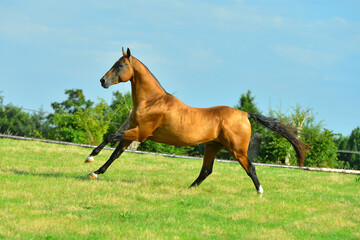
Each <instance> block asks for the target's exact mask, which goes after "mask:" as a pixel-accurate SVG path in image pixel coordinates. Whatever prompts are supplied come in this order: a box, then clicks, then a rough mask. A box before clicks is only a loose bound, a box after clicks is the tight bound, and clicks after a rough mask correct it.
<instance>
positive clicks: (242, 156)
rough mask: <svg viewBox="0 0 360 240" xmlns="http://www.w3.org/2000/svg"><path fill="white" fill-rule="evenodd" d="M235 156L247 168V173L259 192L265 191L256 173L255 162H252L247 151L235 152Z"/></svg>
mask: <svg viewBox="0 0 360 240" xmlns="http://www.w3.org/2000/svg"><path fill="white" fill-rule="evenodd" d="M233 156H234V157H235V158H236V160H237V161H238V162H239V163H240V165H241V166H242V167H243V168H244V169H245V171H246V173H247V175H248V176H249V177H250V178H251V180H252V181H253V183H254V185H255V188H256V190H257V192H258V194H260V195H261V194H262V193H263V192H264V190H263V188H262V186H261V184H260V182H259V179H258V177H257V175H256V171H255V166H254V164H252V162H251V161H250V159H249V158H248V156H247V153H246V151H240V152H234V153H233Z"/></svg>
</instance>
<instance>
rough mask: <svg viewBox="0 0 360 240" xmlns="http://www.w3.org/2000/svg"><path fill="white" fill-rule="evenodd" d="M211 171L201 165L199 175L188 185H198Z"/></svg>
mask: <svg viewBox="0 0 360 240" xmlns="http://www.w3.org/2000/svg"><path fill="white" fill-rule="evenodd" d="M211 173H212V169H211V168H207V167H202V168H201V171H200V175H199V177H198V178H197V179H196V180H195V181H194V182H193V184H191V186H190V187H194V186H199V185H200V184H201V183H202V181H204V180H205V178H207V177H208V176H209V175H210V174H211Z"/></svg>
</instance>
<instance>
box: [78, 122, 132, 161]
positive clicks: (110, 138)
mask: <svg viewBox="0 0 360 240" xmlns="http://www.w3.org/2000/svg"><path fill="white" fill-rule="evenodd" d="M128 128H129V118H128V119H127V120H126V121H125V122H124V124H123V125H122V126H121V127H120V129H119V130H118V132H117V133H114V134H110V135H109V136H107V137H106V138H105V140H104V141H103V142H102V143H100V145H99V146H97V147H96V148H94V150H93V151H92V152H91V153H90V155H89V156H88V157H87V158H86V160H85V163H92V162H94V156H96V155H98V154H99V153H100V151H101V150H103V148H104V147H105V146H106V145H107V144H108V143H109V142H112V141H114V140H117V139H118V138H119V137H121V136H122V132H123V131H125V130H126V129H128Z"/></svg>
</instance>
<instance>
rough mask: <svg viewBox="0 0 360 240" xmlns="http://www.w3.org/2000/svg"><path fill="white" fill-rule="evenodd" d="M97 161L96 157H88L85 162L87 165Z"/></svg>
mask: <svg viewBox="0 0 360 240" xmlns="http://www.w3.org/2000/svg"><path fill="white" fill-rule="evenodd" d="M94 161H95V160H94V157H93V156H90V155H89V156H88V157H87V158H86V160H85V163H93V162H94Z"/></svg>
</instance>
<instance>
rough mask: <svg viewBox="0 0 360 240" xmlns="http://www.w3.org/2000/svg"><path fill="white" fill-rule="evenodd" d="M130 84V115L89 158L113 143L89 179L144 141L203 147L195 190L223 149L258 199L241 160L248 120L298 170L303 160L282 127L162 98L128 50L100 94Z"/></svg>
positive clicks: (162, 93) (253, 176) (246, 163)
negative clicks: (290, 150)
mask: <svg viewBox="0 0 360 240" xmlns="http://www.w3.org/2000/svg"><path fill="white" fill-rule="evenodd" d="M126 81H131V91H132V100H133V105H134V109H133V111H132V112H131V114H130V116H129V119H128V120H127V122H126V124H125V126H124V127H123V128H122V129H121V131H119V132H118V133H115V134H111V135H109V136H108V137H107V139H106V140H105V141H104V142H103V143H101V144H100V145H99V146H98V147H97V148H95V149H94V150H93V152H92V153H91V154H90V155H89V157H88V158H87V160H86V162H92V161H93V156H95V155H97V154H98V153H99V152H100V151H101V149H102V148H103V147H104V146H105V145H106V144H107V143H109V142H110V141H114V140H117V141H119V142H120V143H119V146H118V147H117V148H116V149H115V151H114V153H113V154H112V155H111V157H110V159H109V160H108V161H107V162H106V163H105V164H104V165H103V166H102V167H101V168H100V169H99V170H97V171H95V172H93V173H91V174H89V177H91V178H97V175H98V174H102V173H104V172H105V171H106V169H107V168H108V167H109V166H110V164H111V163H112V162H113V161H114V160H115V159H116V158H118V157H119V156H120V155H121V153H122V152H123V151H124V150H125V149H126V148H127V147H128V145H130V143H131V142H132V141H139V142H143V141H145V140H146V139H150V140H152V141H156V142H160V143H166V144H170V145H175V146H191V145H197V144H201V143H205V154H204V162H203V166H202V169H201V172H200V175H199V177H198V178H197V179H196V180H195V182H194V183H193V184H192V185H191V186H197V185H199V184H200V183H201V182H202V181H203V180H204V179H205V178H206V177H207V176H208V175H210V174H211V172H212V167H213V162H214V158H215V156H216V154H217V153H218V152H219V151H220V150H221V149H222V148H224V147H226V148H227V150H228V151H229V152H230V153H231V154H232V155H233V156H234V157H235V159H236V160H237V161H239V163H240V164H241V166H242V167H243V168H244V169H245V171H246V172H247V174H248V175H249V176H250V177H251V179H252V180H253V182H254V184H255V187H256V189H257V191H258V192H259V193H262V192H263V189H262V187H261V185H260V183H259V180H258V178H257V176H256V173H255V167H254V166H253V164H252V163H251V161H250V160H249V159H248V157H247V150H248V146H249V142H250V136H251V125H250V121H249V118H254V119H255V120H256V121H257V122H259V123H260V124H262V125H264V126H266V127H268V128H269V129H271V130H272V131H275V132H277V133H279V134H281V135H282V136H284V137H285V138H287V139H288V140H289V141H290V142H291V144H292V145H293V146H294V148H295V150H296V152H297V156H298V159H299V162H300V164H301V163H302V160H303V158H304V156H303V153H302V151H303V150H304V148H303V145H302V142H301V141H299V140H298V139H297V138H296V136H295V135H294V134H293V133H292V132H291V131H290V130H289V129H288V128H287V127H286V126H285V125H283V124H281V123H280V122H278V121H277V120H275V119H272V118H267V117H264V116H261V115H259V114H251V113H246V112H243V111H240V110H237V109H234V108H231V107H226V106H218V107H211V108H193V107H189V106H187V105H186V104H184V103H182V102H181V101H180V100H178V99H177V98H175V97H174V96H172V95H170V94H168V93H167V92H166V91H165V90H164V89H163V88H162V86H161V85H160V83H159V82H158V81H157V79H156V78H155V77H154V76H153V75H152V74H151V72H150V71H149V70H148V69H147V67H146V66H145V65H144V64H142V63H141V62H140V61H139V60H137V59H136V58H135V57H133V56H131V54H130V50H129V49H128V51H127V52H125V51H123V57H121V58H120V59H119V60H118V61H117V62H116V63H115V64H114V66H113V67H112V68H111V69H110V70H109V71H108V72H107V73H106V74H105V75H104V77H103V78H102V79H101V80H100V82H101V85H102V86H103V87H104V88H108V87H109V86H111V85H114V84H117V83H119V82H126Z"/></svg>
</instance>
